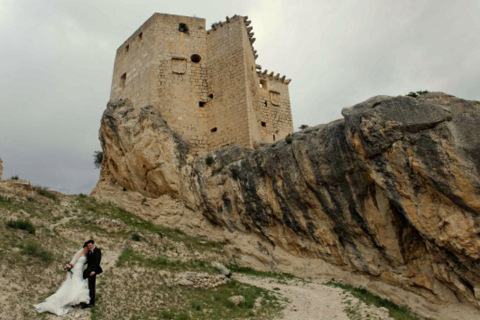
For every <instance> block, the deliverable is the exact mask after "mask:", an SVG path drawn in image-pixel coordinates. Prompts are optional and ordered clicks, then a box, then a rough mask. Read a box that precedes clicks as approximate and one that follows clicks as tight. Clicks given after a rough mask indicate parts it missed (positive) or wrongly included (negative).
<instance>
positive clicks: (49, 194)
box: [35, 187, 58, 201]
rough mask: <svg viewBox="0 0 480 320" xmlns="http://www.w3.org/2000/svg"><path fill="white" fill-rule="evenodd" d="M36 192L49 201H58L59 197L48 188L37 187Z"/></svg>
mask: <svg viewBox="0 0 480 320" xmlns="http://www.w3.org/2000/svg"><path fill="white" fill-rule="evenodd" d="M35 191H37V193H38V194H39V195H41V196H43V197H45V198H48V199H51V200H53V201H57V200H58V196H57V194H56V193H54V192H52V191H50V190H48V188H46V187H36V188H35Z"/></svg>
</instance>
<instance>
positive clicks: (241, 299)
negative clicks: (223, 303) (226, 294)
mask: <svg viewBox="0 0 480 320" xmlns="http://www.w3.org/2000/svg"><path fill="white" fill-rule="evenodd" d="M228 300H229V301H231V302H233V304H234V305H236V306H238V305H239V304H240V303H244V302H245V297H244V296H231V297H230V298H228Z"/></svg>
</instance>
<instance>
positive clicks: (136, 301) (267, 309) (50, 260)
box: [0, 187, 281, 319]
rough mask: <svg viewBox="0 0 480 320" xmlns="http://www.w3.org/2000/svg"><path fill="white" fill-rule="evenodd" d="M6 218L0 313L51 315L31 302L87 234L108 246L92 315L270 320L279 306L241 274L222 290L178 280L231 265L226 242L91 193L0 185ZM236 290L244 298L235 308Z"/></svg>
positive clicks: (57, 276)
mask: <svg viewBox="0 0 480 320" xmlns="http://www.w3.org/2000/svg"><path fill="white" fill-rule="evenodd" d="M0 217H1V219H2V221H0V256H1V258H0V287H1V288H2V293H5V294H4V297H3V298H2V299H0V318H1V319H27V318H28V319H30V318H31V319H34V318H45V317H46V316H45V315H37V314H36V313H35V311H34V310H33V307H32V305H33V304H34V303H38V302H41V301H42V300H43V299H44V298H46V297H47V296H49V295H50V294H52V293H53V292H54V291H55V290H56V289H57V288H58V286H59V285H60V284H61V283H62V281H63V279H64V277H65V274H64V272H63V271H61V265H62V264H63V263H64V262H65V261H69V260H70V258H71V257H72V256H73V254H74V253H75V252H76V251H77V250H78V249H79V248H80V247H81V245H82V243H83V242H84V241H86V240H88V239H89V238H93V239H95V241H96V243H97V245H98V246H99V247H100V248H102V252H103V259H102V265H103V266H104V269H105V272H104V274H102V275H100V276H99V277H98V279H97V286H98V289H97V306H98V307H97V308H94V309H92V313H91V318H92V319H240V318H242V319H244V318H248V319H271V318H273V317H274V315H276V314H277V313H278V311H279V310H280V308H281V307H280V306H279V304H278V302H277V300H276V298H275V295H274V294H273V293H271V292H268V291H267V290H265V289H261V288H256V287H253V286H250V285H247V284H243V283H239V282H237V281H235V280H231V281H228V282H226V283H224V284H222V285H220V286H219V287H216V288H192V287H184V286H179V285H175V284H173V285H172V280H173V279H174V278H175V275H178V274H179V273H182V272H194V273H197V272H198V273H199V272H202V273H206V274H212V275H218V274H219V272H218V271H217V270H216V269H215V268H213V267H212V265H211V263H212V262H214V261H219V262H222V263H224V264H227V262H228V257H227V256H226V254H225V253H224V252H223V244H222V243H217V242H210V241H207V240H204V239H199V238H194V237H190V236H187V235H185V234H184V233H182V232H181V231H179V230H176V229H172V228H168V227H165V226H158V225H154V224H152V223H150V222H148V221H146V220H143V219H141V218H139V217H137V216H135V215H134V214H132V213H130V212H128V211H126V210H124V209H122V208H119V207H117V206H114V205H110V204H101V203H98V202H96V201H95V199H93V198H91V197H88V196H85V195H79V196H76V197H68V196H62V195H56V194H55V193H51V192H49V191H47V190H44V189H37V190H36V191H34V192H33V193H30V194H29V195H28V196H21V195H19V194H18V193H11V192H9V191H7V190H5V189H2V188H1V187H0ZM232 295H243V296H244V297H245V298H246V301H245V302H244V303H241V304H239V305H238V306H235V305H234V304H233V303H231V302H230V301H229V300H228V298H229V297H230V296H232ZM260 297H262V298H261V299H258V298H260ZM257 299H258V301H259V303H257V304H255V301H257Z"/></svg>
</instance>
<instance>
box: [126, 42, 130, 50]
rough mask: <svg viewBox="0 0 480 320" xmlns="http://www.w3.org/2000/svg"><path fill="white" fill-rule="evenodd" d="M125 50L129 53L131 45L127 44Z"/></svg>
mask: <svg viewBox="0 0 480 320" xmlns="http://www.w3.org/2000/svg"><path fill="white" fill-rule="evenodd" d="M125 50H127V52H128V50H130V45H129V44H127V46H126V47H125Z"/></svg>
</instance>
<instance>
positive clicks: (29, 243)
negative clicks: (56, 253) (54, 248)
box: [22, 239, 53, 264]
mask: <svg viewBox="0 0 480 320" xmlns="http://www.w3.org/2000/svg"><path fill="white" fill-rule="evenodd" d="M22 253H24V254H26V255H28V256H31V257H34V258H37V259H39V260H40V261H42V262H44V263H45V264H50V263H51V262H52V261H53V255H52V253H51V252H50V251H48V250H46V249H44V248H43V246H42V245H41V244H40V243H38V242H37V241H36V240H34V239H27V240H26V241H25V242H24V244H23V245H22Z"/></svg>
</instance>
